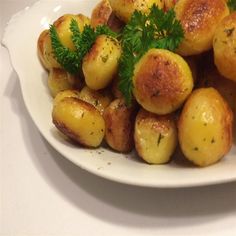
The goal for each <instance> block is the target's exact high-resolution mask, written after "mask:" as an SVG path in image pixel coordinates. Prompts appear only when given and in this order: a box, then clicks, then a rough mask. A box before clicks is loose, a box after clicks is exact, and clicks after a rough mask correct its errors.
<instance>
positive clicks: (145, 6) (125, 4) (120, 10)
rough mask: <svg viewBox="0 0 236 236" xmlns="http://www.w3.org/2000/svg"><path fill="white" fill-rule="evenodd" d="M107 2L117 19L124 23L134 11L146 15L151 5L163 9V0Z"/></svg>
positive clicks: (114, 0)
mask: <svg viewBox="0 0 236 236" xmlns="http://www.w3.org/2000/svg"><path fill="white" fill-rule="evenodd" d="M109 2H110V4H111V7H112V9H113V11H114V12H115V14H116V15H117V17H119V18H120V19H121V20H122V21H124V22H126V23H127V22H128V21H129V19H130V17H131V15H132V13H133V12H134V11H135V10H139V11H142V12H145V13H147V12H148V11H149V8H150V7H151V6H152V5H153V4H156V5H157V6H158V7H159V8H161V9H162V8H163V7H164V1H163V0H109Z"/></svg>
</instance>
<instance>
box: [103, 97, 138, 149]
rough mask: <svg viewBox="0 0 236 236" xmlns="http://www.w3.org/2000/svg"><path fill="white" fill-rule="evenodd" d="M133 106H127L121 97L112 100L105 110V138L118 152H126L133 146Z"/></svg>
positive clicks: (134, 113) (134, 109)
mask: <svg viewBox="0 0 236 236" xmlns="http://www.w3.org/2000/svg"><path fill="white" fill-rule="evenodd" d="M135 115H136V108H135V106H131V107H127V106H126V104H125V102H124V100H123V99H116V100H114V101H113V102H112V103H111V104H110V105H109V106H108V107H107V108H106V110H105V112H104V114H103V117H104V120H105V124H106V132H105V140H106V142H107V144H108V145H109V146H110V147H111V148H112V149H114V150H116V151H118V152H123V153H127V152H130V151H131V150H132V149H133V147H134V139H133V134H134V121H135Z"/></svg>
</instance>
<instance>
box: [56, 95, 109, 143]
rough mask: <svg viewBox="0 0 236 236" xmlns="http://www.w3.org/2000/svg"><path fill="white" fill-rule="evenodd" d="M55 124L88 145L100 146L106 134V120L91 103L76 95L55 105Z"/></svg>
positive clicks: (73, 138)
mask: <svg viewBox="0 0 236 236" xmlns="http://www.w3.org/2000/svg"><path fill="white" fill-rule="evenodd" d="M52 118H53V123H54V125H55V126H56V127H57V128H58V129H59V130H60V131H61V132H62V133H63V134H65V135H66V136H68V137H69V138H71V139H72V140H74V141H76V142H78V143H80V144H82V145H84V146H86V147H98V146H99V145H100V144H101V142H102V140H103V137H104V134H105V122H104V119H103V117H102V115H101V114H100V113H99V111H98V110H97V109H96V108H95V107H94V106H92V105H91V104H89V103H87V102H84V101H82V100H80V99H78V98H75V97H66V98H64V99H62V100H60V101H59V102H57V103H56V105H55V106H54V107H53V111H52Z"/></svg>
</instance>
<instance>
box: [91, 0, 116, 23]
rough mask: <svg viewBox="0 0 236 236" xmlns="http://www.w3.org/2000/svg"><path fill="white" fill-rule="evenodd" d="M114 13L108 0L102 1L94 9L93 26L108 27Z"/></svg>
mask: <svg viewBox="0 0 236 236" xmlns="http://www.w3.org/2000/svg"><path fill="white" fill-rule="evenodd" d="M111 13H112V8H111V5H110V3H109V1H108V0H102V1H101V2H99V3H98V4H97V6H96V7H95V8H94V9H93V12H92V15H91V26H92V27H96V26H98V25H106V24H107V22H108V21H109V18H110V16H111Z"/></svg>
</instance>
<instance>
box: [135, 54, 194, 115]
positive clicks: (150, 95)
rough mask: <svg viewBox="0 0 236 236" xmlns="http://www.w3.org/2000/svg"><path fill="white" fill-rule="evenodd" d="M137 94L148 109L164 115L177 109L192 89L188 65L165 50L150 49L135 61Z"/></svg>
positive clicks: (142, 104)
mask: <svg viewBox="0 0 236 236" xmlns="http://www.w3.org/2000/svg"><path fill="white" fill-rule="evenodd" d="M133 84H134V96H135V98H136V100H137V101H138V103H139V104H140V105H141V106H142V107H143V108H144V109H146V110H148V111H150V112H153V113H156V114H159V115H164V114H168V113H171V112H173V111H175V110H177V109H178V108H179V107H180V106H181V105H182V104H183V102H184V101H185V100H186V98H187V97H188V96H189V94H190V93H191V91H192V88H193V78H192V74H191V70H190V68H189V66H188V64H187V63H186V62H185V61H184V59H183V58H181V57H180V56H179V55H177V54H174V53H172V52H170V51H167V50H164V49H151V50H149V51H148V52H147V53H146V54H145V55H144V56H143V57H142V58H141V59H140V61H139V62H138V63H137V64H136V66H135V70H134V76H133Z"/></svg>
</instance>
